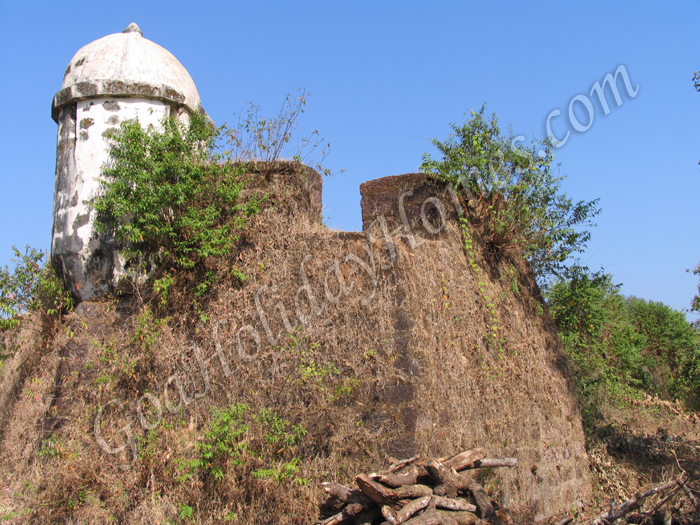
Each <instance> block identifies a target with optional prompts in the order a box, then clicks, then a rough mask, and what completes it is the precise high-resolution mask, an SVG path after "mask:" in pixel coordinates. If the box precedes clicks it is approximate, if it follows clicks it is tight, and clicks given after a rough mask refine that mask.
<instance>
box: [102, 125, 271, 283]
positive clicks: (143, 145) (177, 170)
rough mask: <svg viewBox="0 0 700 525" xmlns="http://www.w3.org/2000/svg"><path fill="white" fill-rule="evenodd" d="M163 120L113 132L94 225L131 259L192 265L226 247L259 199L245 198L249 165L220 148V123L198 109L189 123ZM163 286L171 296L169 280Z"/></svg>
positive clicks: (185, 267) (131, 261)
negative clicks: (210, 123) (227, 158)
mask: <svg viewBox="0 0 700 525" xmlns="http://www.w3.org/2000/svg"><path fill="white" fill-rule="evenodd" d="M162 125H163V130H162V131H155V130H153V129H150V130H148V129H143V128H142V127H141V125H140V124H139V122H138V120H136V121H127V122H123V123H122V124H121V128H120V129H119V130H118V131H117V132H115V133H113V135H112V143H113V145H112V149H111V151H110V154H111V160H112V163H111V166H110V167H109V168H107V169H105V171H104V181H103V190H104V191H103V193H102V194H100V195H99V196H98V197H96V198H95V199H94V200H93V202H92V205H93V207H94V208H95V210H97V212H98V215H97V223H96V229H97V231H98V232H99V233H103V234H105V233H113V234H114V236H115V238H116V240H117V241H118V242H120V243H123V245H124V246H125V249H124V251H123V253H124V255H125V256H126V258H127V260H128V261H129V262H130V263H131V264H132V265H137V264H145V261H146V259H147V257H149V256H154V257H155V260H154V261H152V262H156V263H161V264H164V265H168V264H170V265H174V266H178V267H180V268H184V269H193V268H195V267H196V266H197V265H198V264H200V263H201V262H202V261H203V260H205V259H206V258H207V257H210V256H219V255H224V254H226V253H228V252H229V251H230V249H231V248H232V246H233V245H234V244H235V243H236V241H238V240H239V237H238V236H237V231H239V230H240V229H241V228H243V227H244V225H245V223H246V219H247V218H248V217H250V216H251V215H252V214H254V213H256V212H257V211H259V205H260V203H259V202H258V201H257V200H256V199H254V198H252V199H250V200H248V201H247V202H245V203H241V202H239V197H240V193H241V190H242V189H243V187H244V185H245V182H244V180H243V175H244V173H245V169H244V167H242V166H239V165H234V164H233V163H232V162H226V161H225V159H223V158H222V156H221V155H219V154H217V153H216V141H217V139H218V138H219V137H220V134H221V132H222V129H221V128H218V129H213V128H211V127H210V126H208V125H207V122H206V120H205V117H204V116H202V115H199V114H193V115H191V116H190V119H189V124H188V125H185V124H183V123H182V122H180V121H178V120H177V119H174V118H168V119H165V120H164V121H163V123H162ZM170 284H171V283H170ZM161 285H162V288H163V291H165V292H166V294H167V290H168V288H169V283H168V282H167V281H164V282H162V283H161Z"/></svg>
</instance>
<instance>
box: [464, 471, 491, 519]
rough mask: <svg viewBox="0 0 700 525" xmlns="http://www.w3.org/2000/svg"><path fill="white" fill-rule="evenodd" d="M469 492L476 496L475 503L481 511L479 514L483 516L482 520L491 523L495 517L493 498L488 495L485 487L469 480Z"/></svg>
mask: <svg viewBox="0 0 700 525" xmlns="http://www.w3.org/2000/svg"><path fill="white" fill-rule="evenodd" d="M467 481H468V485H467V490H468V491H469V492H471V493H472V496H474V501H476V506H477V508H478V509H479V514H481V519H482V520H486V521H491V517H492V516H493V505H491V498H489V495H488V494H486V491H485V490H484V487H482V486H481V485H479V484H478V483H477V482H476V481H474V480H473V479H468V480H467Z"/></svg>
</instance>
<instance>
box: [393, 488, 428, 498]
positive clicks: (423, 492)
mask: <svg viewBox="0 0 700 525" xmlns="http://www.w3.org/2000/svg"><path fill="white" fill-rule="evenodd" d="M394 493H395V494H396V497H397V498H399V499H414V498H422V497H423V496H432V495H433V489H432V488H430V487H428V486H427V485H404V486H403V487H397V488H395V489H394Z"/></svg>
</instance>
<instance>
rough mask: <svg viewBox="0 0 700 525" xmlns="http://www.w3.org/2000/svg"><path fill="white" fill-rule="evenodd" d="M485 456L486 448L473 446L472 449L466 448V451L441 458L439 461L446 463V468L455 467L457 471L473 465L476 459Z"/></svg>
mask: <svg viewBox="0 0 700 525" xmlns="http://www.w3.org/2000/svg"><path fill="white" fill-rule="evenodd" d="M484 457H485V454H484V449H482V448H473V449H471V450H465V451H464V452H460V453H459V454H455V455H454V456H452V457H450V458H447V459H439V460H438V461H439V462H440V463H442V464H443V465H445V468H447V469H455V470H456V471H457V472H459V471H460V470H464V469H465V468H466V467H467V465H471V464H472V463H474V462H475V461H477V460H480V459H482V458H484Z"/></svg>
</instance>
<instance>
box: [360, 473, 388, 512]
mask: <svg viewBox="0 0 700 525" xmlns="http://www.w3.org/2000/svg"><path fill="white" fill-rule="evenodd" d="M355 483H357V486H358V487H360V490H361V491H362V492H363V493H364V494H365V496H367V497H368V498H369V499H371V500H372V501H374V502H375V503H376V504H377V505H379V507H380V508H381V507H382V506H384V505H394V504H396V503H397V502H398V500H399V498H398V497H396V494H395V493H394V491H393V490H391V489H390V488H387V487H385V486H383V485H380V484H379V483H377V482H375V481H372V480H371V479H369V476H367V475H365V474H360V475H359V476H357V477H356V478H355Z"/></svg>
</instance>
